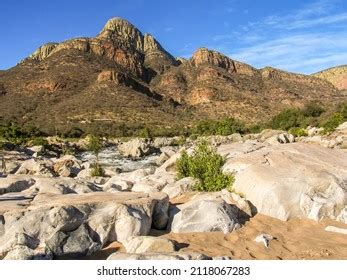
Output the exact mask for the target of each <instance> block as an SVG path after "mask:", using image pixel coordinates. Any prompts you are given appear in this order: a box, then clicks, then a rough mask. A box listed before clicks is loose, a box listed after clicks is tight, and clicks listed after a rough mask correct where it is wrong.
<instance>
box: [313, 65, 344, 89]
mask: <svg viewBox="0 0 347 280" xmlns="http://www.w3.org/2000/svg"><path fill="white" fill-rule="evenodd" d="M313 76H315V77H318V78H321V79H323V80H327V81H328V82H330V83H332V84H333V85H334V86H335V87H337V88H338V89H340V90H347V65H341V66H337V67H333V68H329V69H327V70H323V71H321V72H318V73H316V74H313Z"/></svg>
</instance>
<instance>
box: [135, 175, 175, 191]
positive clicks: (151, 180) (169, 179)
mask: <svg viewBox="0 0 347 280" xmlns="http://www.w3.org/2000/svg"><path fill="white" fill-rule="evenodd" d="M173 182H175V175H174V174H171V173H168V172H162V173H155V174H151V175H148V176H146V177H143V178H141V179H140V180H139V181H138V182H135V184H134V186H133V187H132V191H134V192H145V193H147V192H148V193H149V192H159V191H161V190H162V189H163V188H164V187H165V186H166V185H168V184H170V183H173Z"/></svg>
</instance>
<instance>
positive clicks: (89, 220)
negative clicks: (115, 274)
mask: <svg viewBox="0 0 347 280" xmlns="http://www.w3.org/2000/svg"><path fill="white" fill-rule="evenodd" d="M162 200H165V201H168V199H167V196H166V195H164V194H160V193H157V194H153V195H146V194H143V193H127V194H125V193H113V194H111V193H102V192H98V193H89V194H79V195H77V194H65V195H52V194H46V195H38V196H36V197H35V199H34V200H33V201H31V203H29V204H25V205H21V206H20V207H17V208H16V209H9V208H8V207H1V206H2V204H3V203H6V202H4V201H2V200H0V215H1V216H0V217H1V219H0V221H2V222H1V224H0V259H1V258H4V257H6V256H9V257H8V258H10V257H11V256H12V257H13V258H19V257H18V256H21V258H25V259H27V258H31V256H32V254H31V253H32V252H31V251H30V250H33V251H36V250H39V249H40V250H41V249H42V250H43V251H44V252H46V253H45V254H46V255H43V256H42V257H43V258H44V257H47V258H48V257H49V255H50V254H51V255H53V256H54V257H55V256H68V257H71V256H72V257H76V256H82V255H89V254H92V253H94V252H95V251H97V250H99V249H100V248H101V247H102V246H104V245H105V244H106V243H108V242H113V241H120V242H125V241H126V240H127V239H128V238H129V237H131V236H140V235H141V236H143V235H147V234H148V233H149V231H150V229H151V226H152V221H153V218H152V216H153V215H154V214H155V215H159V213H160V212H159V211H158V210H157V204H158V203H164V202H162ZM160 207H161V206H160ZM166 216H167V213H166ZM156 219H158V217H156ZM38 221H39V222H38ZM18 246H19V247H18ZM20 246H24V247H28V248H29V249H30V250H29V249H26V248H24V247H20ZM18 252H21V253H20V254H19V253H18Z"/></svg>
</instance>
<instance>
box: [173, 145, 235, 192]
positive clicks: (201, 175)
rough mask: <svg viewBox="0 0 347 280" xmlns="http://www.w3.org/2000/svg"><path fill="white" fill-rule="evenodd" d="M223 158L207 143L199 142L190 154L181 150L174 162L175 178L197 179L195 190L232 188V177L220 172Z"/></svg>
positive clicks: (212, 190) (223, 161) (209, 190)
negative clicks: (178, 157) (179, 155)
mask: <svg viewBox="0 0 347 280" xmlns="http://www.w3.org/2000/svg"><path fill="white" fill-rule="evenodd" d="M225 161H226V160H225V158H224V157H222V156H221V155H219V154H217V152H216V151H215V150H214V149H213V148H211V147H209V146H208V145H207V143H200V144H198V146H197V147H196V148H195V149H194V151H193V154H192V155H188V154H187V152H186V151H183V152H182V154H181V158H180V159H178V160H177V162H176V171H177V178H178V179H181V178H185V177H193V178H195V179H198V183H197V184H196V185H195V186H194V190H196V191H207V192H214V191H220V190H222V189H225V188H229V190H231V189H232V184H233V182H234V177H233V176H232V175H225V174H223V173H222V170H221V168H222V166H223V165H224V163H225Z"/></svg>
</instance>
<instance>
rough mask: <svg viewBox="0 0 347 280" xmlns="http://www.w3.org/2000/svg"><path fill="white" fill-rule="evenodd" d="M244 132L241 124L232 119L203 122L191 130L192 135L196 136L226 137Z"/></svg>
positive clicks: (243, 126)
mask: <svg viewBox="0 0 347 280" xmlns="http://www.w3.org/2000/svg"><path fill="white" fill-rule="evenodd" d="M245 131H246V128H245V125H244V123H243V122H241V121H239V120H236V119H234V118H227V119H223V120H203V121H200V122H199V123H198V124H197V125H196V126H195V127H194V129H193V133H194V134H198V135H204V136H208V135H223V136H227V135H230V134H233V133H244V132H245Z"/></svg>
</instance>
